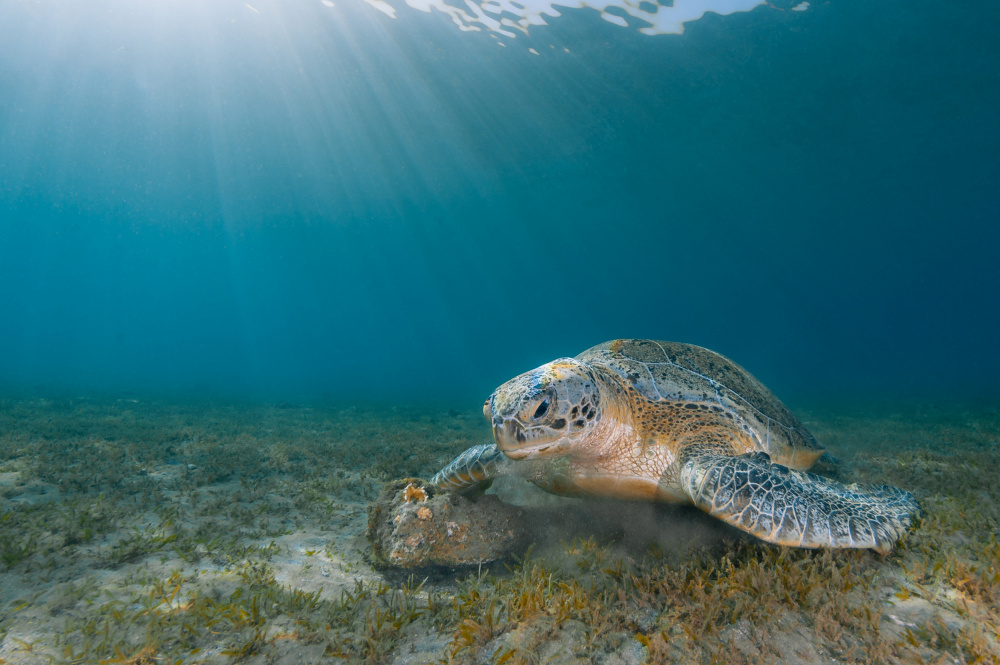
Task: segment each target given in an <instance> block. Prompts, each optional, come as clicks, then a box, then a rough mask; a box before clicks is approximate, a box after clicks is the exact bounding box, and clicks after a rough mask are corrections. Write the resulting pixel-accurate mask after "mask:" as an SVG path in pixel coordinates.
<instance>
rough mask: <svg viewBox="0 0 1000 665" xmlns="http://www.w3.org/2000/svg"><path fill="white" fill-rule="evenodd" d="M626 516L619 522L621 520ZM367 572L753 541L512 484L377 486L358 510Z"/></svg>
mask: <svg viewBox="0 0 1000 665" xmlns="http://www.w3.org/2000/svg"><path fill="white" fill-rule="evenodd" d="M623 515H627V516H628V518H627V519H623ZM367 535H368V540H369V542H370V543H371V546H372V550H371V551H372V554H373V563H374V564H375V565H376V566H377V567H378V568H379V569H380V570H381V571H382V574H383V575H387V576H390V577H391V576H393V575H394V574H395V575H399V576H402V578H405V577H406V576H409V575H411V574H412V573H413V571H414V570H417V569H419V571H420V575H421V576H428V575H429V576H431V577H435V576H436V574H435V573H438V574H440V575H442V576H443V577H445V578H449V577H452V576H453V573H452V572H451V571H452V570H453V569H454V568H461V567H477V568H481V567H483V566H488V567H490V568H491V567H492V566H490V564H494V565H503V562H505V561H510V560H512V559H516V558H520V557H522V556H524V555H525V553H526V552H528V551H529V549H530V550H531V551H532V552H533V553H535V554H539V555H544V556H545V557H546V558H548V559H558V558H560V557H561V555H562V554H563V553H564V550H565V549H567V548H568V547H569V546H570V544H571V543H573V542H576V541H587V540H591V539H593V540H596V541H599V542H601V543H605V544H610V546H611V547H612V549H613V550H615V551H617V552H619V553H620V554H622V555H623V556H626V557H629V558H633V559H635V558H640V557H642V556H643V555H644V554H646V553H647V552H649V551H651V550H653V549H655V550H656V551H658V552H660V553H676V554H677V555H678V556H681V555H684V554H685V553H687V552H690V551H691V550H692V549H698V548H710V547H713V546H716V545H719V544H721V543H723V542H727V541H732V540H734V539H737V540H739V539H746V540H754V539H753V538H752V537H750V536H748V535H747V534H744V533H743V532H741V531H739V530H738V529H735V528H733V527H730V526H729V525H727V524H725V523H724V522H720V521H718V520H712V519H707V518H706V516H705V515H704V514H702V513H701V512H700V511H698V510H697V509H695V508H694V507H692V506H677V505H669V504H657V503H644V502H637V501H622V500H610V501H608V500H596V499H571V498H565V497H559V496H553V495H550V494H546V493H545V492H543V491H542V490H540V489H538V488H537V487H535V486H533V485H531V484H530V483H528V482H526V481H524V480H522V479H520V478H517V477H505V478H500V479H497V481H496V483H495V484H494V486H493V487H492V488H490V490H489V491H488V493H485V494H479V495H475V496H472V497H467V496H464V495H461V494H457V493H447V492H440V491H438V490H436V488H435V487H434V486H433V485H431V484H430V483H428V482H427V481H424V480H420V479H416V478H405V479H401V480H396V481H392V482H390V483H387V484H386V485H385V487H384V488H383V491H382V493H381V494H380V495H379V497H378V498H377V499H376V500H375V501H373V502H372V503H371V504H370V505H369V507H368V531H367Z"/></svg>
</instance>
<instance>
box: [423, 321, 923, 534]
mask: <svg viewBox="0 0 1000 665" xmlns="http://www.w3.org/2000/svg"><path fill="white" fill-rule="evenodd" d="M483 413H484V414H485V415H486V417H487V418H488V419H489V420H490V421H491V423H492V424H493V438H494V440H495V441H496V443H492V444H487V445H480V446H475V447H473V448H470V449H468V450H466V451H465V452H464V453H462V454H461V455H459V456H458V457H457V458H455V460H453V461H452V462H451V463H450V464H448V466H446V467H445V468H444V469H442V470H441V471H440V472H439V473H438V474H437V475H435V476H434V478H433V479H432V480H431V483H432V484H433V485H434V486H436V487H437V488H439V489H442V490H450V491H458V492H468V491H471V490H474V489H477V488H478V489H482V488H483V487H484V485H488V483H490V482H491V481H492V480H493V479H494V478H496V477H498V476H502V475H507V474H517V475H519V476H522V477H524V478H526V479H527V480H529V481H531V482H532V483H534V484H535V485H538V486H539V487H541V488H542V489H544V490H546V491H548V492H551V493H553V494H560V495H567V496H601V497H615V498H620V499H636V500H646V501H668V502H674V503H692V504H694V505H696V506H698V507H699V508H701V509H702V510H704V511H705V512H707V513H709V514H710V515H712V516H714V517H717V518H719V519H722V520H725V521H726V522H728V523H729V524H732V525H733V526H735V527H737V528H739V529H742V530H744V531H746V532H748V533H751V534H753V535H755V536H757V537H758V538H761V539H763V540H766V541H769V542H772V543H779V544H782V545H789V546H793V547H831V548H841V547H853V548H873V549H875V550H877V551H879V552H882V553H885V552H888V551H889V550H891V549H892V547H893V545H894V544H895V542H896V540H897V539H898V538H899V537H900V535H902V533H903V532H904V531H905V529H906V528H907V527H908V526H909V524H910V520H911V518H912V517H913V516H914V515H915V514H916V513H917V512H918V508H917V504H916V501H915V500H914V499H913V497H912V496H911V495H910V494H909V493H908V492H905V491H903V490H900V489H897V488H895V487H890V486H888V485H859V484H855V485H843V484H841V483H838V482H836V481H833V480H830V479H828V478H823V477H821V476H818V475H815V474H812V473H807V472H806V471H805V470H806V469H808V468H809V467H811V466H812V465H813V463H814V462H815V461H816V460H817V459H818V458H819V457H820V456H821V455H822V454H823V448H822V446H820V444H819V443H817V442H816V439H814V438H813V436H812V435H811V434H810V433H809V432H808V430H806V428H805V427H804V426H803V425H802V423H801V422H799V420H798V419H797V418H796V417H795V416H794V415H793V414H792V412H791V411H789V410H788V408H787V407H786V406H785V405H784V404H782V403H781V402H780V401H779V400H778V399H777V398H776V397H775V396H774V395H773V394H772V393H771V392H770V391H769V390H768V389H767V388H765V387H764V385H763V384H762V383H761V382H760V381H758V380H757V379H755V378H754V377H753V376H751V375H750V373H749V372H747V371H746V370H745V369H743V368H742V367H740V366H739V365H737V364H736V363H734V362H733V361H731V360H729V359H728V358H725V357H724V356H721V355H719V354H718V353H715V352H713V351H709V350H708V349H704V348H701V347H698V346H693V345H690V344H679V343H676V342H660V341H653V340H641V339H619V340H615V341H612V342H607V343H605V344H600V345H598V346H595V347H593V348H591V349H588V350H587V351H584V352H583V353H581V354H580V355H578V356H577V357H576V358H560V359H558V360H554V361H552V362H550V363H546V364H545V365H542V366H541V367H539V368H538V369H534V370H532V371H530V372H526V373H525V374H522V375H520V376H518V377H516V378H513V379H511V380H510V381H508V382H507V383H505V384H503V385H502V386H500V387H499V388H497V389H496V390H495V391H494V392H493V394H492V395H491V396H490V398H489V399H488V400H486V403H485V404H484V405H483Z"/></svg>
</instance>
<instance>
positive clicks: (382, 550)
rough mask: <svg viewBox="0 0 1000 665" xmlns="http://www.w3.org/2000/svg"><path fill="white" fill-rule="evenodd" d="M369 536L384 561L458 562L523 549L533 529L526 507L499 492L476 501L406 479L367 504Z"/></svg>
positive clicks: (400, 564) (407, 564)
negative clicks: (503, 498) (508, 500)
mask: <svg viewBox="0 0 1000 665" xmlns="http://www.w3.org/2000/svg"><path fill="white" fill-rule="evenodd" d="M368 539H369V540H370V541H371V542H372V549H373V552H374V555H375V561H376V562H377V563H378V564H379V565H382V566H389V567H393V568H415V567H419V566H459V565H469V564H477V563H485V562H487V561H495V560H497V559H501V558H504V557H506V556H509V555H511V554H515V553H518V552H519V551H522V550H523V549H524V547H525V544H526V542H527V540H528V528H527V526H526V523H525V515H524V511H522V510H521V509H520V508H518V507H516V506H511V505H508V504H505V503H503V502H502V501H500V500H499V499H497V498H496V497H495V496H481V497H479V498H478V499H476V500H475V501H473V500H471V499H468V498H466V497H464V496H462V495H459V494H453V493H444V492H437V491H436V490H435V489H434V488H433V487H431V486H430V485H429V484H428V483H427V482H426V481H423V480H420V479H417V478H405V479H403V480H396V481H393V482H390V483H387V484H386V485H385V487H384V488H383V490H382V494H381V495H380V496H379V497H378V498H377V499H376V500H375V501H374V502H373V503H372V504H370V505H369V506H368Z"/></svg>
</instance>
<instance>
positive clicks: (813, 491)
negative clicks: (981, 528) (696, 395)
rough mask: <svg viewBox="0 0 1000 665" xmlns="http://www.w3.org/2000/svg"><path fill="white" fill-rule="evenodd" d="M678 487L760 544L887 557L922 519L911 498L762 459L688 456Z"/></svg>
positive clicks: (694, 452)
mask: <svg viewBox="0 0 1000 665" xmlns="http://www.w3.org/2000/svg"><path fill="white" fill-rule="evenodd" d="M680 480H681V485H682V486H683V488H684V490H686V491H687V493H688V494H689V495H690V497H691V500H692V501H693V502H694V504H695V505H696V506H698V507H699V508H701V509H702V510H704V511H705V512H707V513H709V514H711V515H712V516H714V517H718V518H719V519H721V520H725V521H726V522H728V523H729V524H732V525H733V526H735V527H736V528H738V529H742V530H743V531H746V532H748V533H751V534H753V535H755V536H757V537H758V538H761V539H762V540H766V541H768V542H772V543H778V544H781V545H789V546H792V547H831V548H843V547H852V548H858V549H865V548H872V549H874V550H876V551H878V552H880V553H882V554H885V553H887V552H889V551H890V550H891V549H892V547H893V545H894V544H895V543H896V541H897V540H898V539H899V537H900V536H901V535H902V534H903V532H904V531H905V530H906V528H907V527H908V526H909V525H910V521H911V520H912V518H913V517H914V516H915V515H916V514H917V513H918V512H919V508H918V507H917V502H916V501H915V500H914V498H913V496H912V495H910V493H909V492H904V491H903V490H900V489H897V488H895V487H890V486H888V485H842V484H841V483H838V482H836V481H833V480H829V479H827V478H823V477H822V476H817V475H815V474H812V473H807V472H805V471H794V470H791V469H789V468H788V467H785V466H782V465H780V464H772V463H771V459H770V457H768V456H767V454H765V453H750V454H746V455H737V456H728V455H720V454H718V452H717V451H705V452H701V453H699V452H698V451H697V449H695V450H692V451H689V453H688V454H686V455H685V459H684V460H683V464H682V466H681V473H680Z"/></svg>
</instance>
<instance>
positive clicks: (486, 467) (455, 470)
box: [431, 443, 510, 494]
mask: <svg viewBox="0 0 1000 665" xmlns="http://www.w3.org/2000/svg"><path fill="white" fill-rule="evenodd" d="M509 464H510V458H508V457H507V456H506V455H504V454H503V453H502V452H500V449H499V448H497V446H496V444H495V443H489V444H484V445H480V446H473V447H472V448H469V449H468V450H466V451H465V452H464V453H462V454H461V455H459V456H458V457H456V458H455V459H453V460H452V461H451V462H449V463H448V465H447V466H446V467H444V468H443V469H441V470H440V471H438V472H437V473H436V474H434V477H433V478H431V485H433V486H434V487H436V488H438V489H440V490H444V491H446V492H461V493H463V494H472V493H475V492H477V491H479V492H484V491H486V490H487V489H488V488H489V486H490V485H491V484H492V483H493V479H494V478H498V477H500V476H504V475H506V474H507V466H508V465H509Z"/></svg>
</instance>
